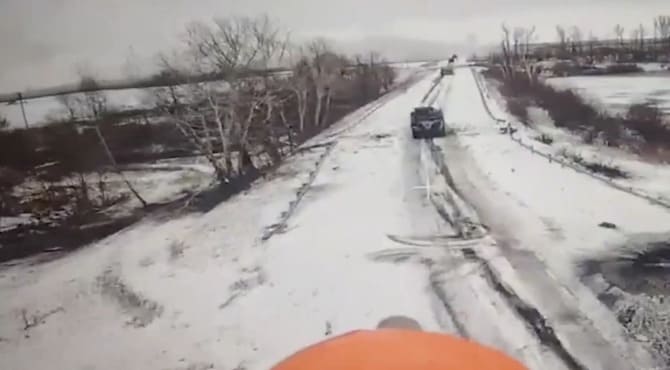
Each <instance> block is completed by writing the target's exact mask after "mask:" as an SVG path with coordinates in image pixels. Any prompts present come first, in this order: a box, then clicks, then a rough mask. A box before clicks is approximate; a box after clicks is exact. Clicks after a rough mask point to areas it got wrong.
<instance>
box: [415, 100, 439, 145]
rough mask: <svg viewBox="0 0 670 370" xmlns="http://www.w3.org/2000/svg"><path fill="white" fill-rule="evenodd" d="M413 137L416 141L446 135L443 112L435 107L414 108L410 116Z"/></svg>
mask: <svg viewBox="0 0 670 370" xmlns="http://www.w3.org/2000/svg"><path fill="white" fill-rule="evenodd" d="M410 119H411V128H412V137H413V138H415V139H420V138H431V137H443V136H445V135H446V127H445V124H444V115H443V114H442V110H440V109H435V108H433V107H417V108H414V110H413V111H412V113H411V115H410Z"/></svg>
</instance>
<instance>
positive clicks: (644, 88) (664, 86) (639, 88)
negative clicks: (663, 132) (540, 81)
mask: <svg viewBox="0 0 670 370" xmlns="http://www.w3.org/2000/svg"><path fill="white" fill-rule="evenodd" d="M547 82H548V83H549V84H551V85H552V86H556V87H559V88H571V89H575V90H576V91H578V92H579V93H581V94H583V96H584V97H586V98H587V99H590V100H592V101H594V102H595V103H597V104H599V105H601V106H603V107H604V108H605V109H607V110H608V111H611V112H613V113H625V112H626V110H627V109H628V107H629V106H630V105H631V104H636V103H646V102H652V103H655V104H657V105H658V107H659V108H661V109H662V110H663V111H664V112H665V114H666V115H669V116H670V73H660V74H649V75H645V74H637V75H630V76H573V77H556V78H549V79H547Z"/></svg>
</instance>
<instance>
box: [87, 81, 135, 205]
mask: <svg viewBox="0 0 670 370" xmlns="http://www.w3.org/2000/svg"><path fill="white" fill-rule="evenodd" d="M80 85H81V88H82V90H84V91H86V92H85V93H84V100H83V103H84V109H85V111H86V114H87V115H88V116H89V117H91V124H90V125H89V127H91V128H92V129H93V130H94V131H95V134H96V136H97V137H98V140H99V141H100V145H101V146H102V148H103V149H104V151H105V155H106V156H107V159H108V160H109V164H110V165H111V166H112V169H113V170H114V172H116V173H117V174H118V175H119V176H120V177H121V179H122V180H123V182H124V183H125V184H126V187H127V188H128V190H130V192H131V193H132V194H133V196H135V198H136V199H137V200H138V201H139V202H140V203H141V204H142V206H143V207H146V206H147V205H148V204H147V202H146V201H145V200H144V198H142V196H141V195H140V193H139V192H138V191H137V190H136V189H135V187H134V186H133V185H132V184H131V183H130V181H128V178H127V177H126V176H125V174H124V173H123V171H121V168H120V167H119V166H118V164H117V162H116V159H115V158H114V154H113V153H112V151H111V150H110V148H109V145H108V144H107V140H106V139H105V136H104V135H103V134H102V131H101V130H100V124H101V122H102V120H103V119H104V116H105V114H106V113H107V112H108V104H107V96H106V95H105V93H104V92H103V91H100V90H99V89H98V83H97V81H96V80H95V79H94V78H93V77H90V76H82V77H81V82H80ZM82 181H83V179H82Z"/></svg>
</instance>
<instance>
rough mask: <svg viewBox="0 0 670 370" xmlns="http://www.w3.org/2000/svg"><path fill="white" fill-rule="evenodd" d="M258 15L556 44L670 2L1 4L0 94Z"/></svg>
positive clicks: (127, 67) (315, 26)
mask: <svg viewBox="0 0 670 370" xmlns="http://www.w3.org/2000/svg"><path fill="white" fill-rule="evenodd" d="M259 13H267V14H268V15H270V16H271V17H273V18H276V19H277V20H279V21H281V23H282V25H284V26H285V27H287V28H289V29H290V30H291V31H292V32H293V34H294V35H296V36H297V37H311V36H317V35H323V36H326V37H329V38H333V39H340V40H345V41H354V40H358V39H361V38H366V37H371V36H387V37H403V38H416V39H423V40H435V41H447V42H454V43H463V42H464V41H465V40H466V38H467V37H468V35H474V36H475V37H476V39H477V40H478V41H479V42H480V43H483V42H489V41H497V39H498V37H499V33H500V31H499V30H500V24H501V23H502V22H503V21H506V22H507V23H509V24H511V25H524V26H525V25H536V26H537V27H538V33H539V35H540V37H542V38H543V39H549V40H553V39H555V36H554V33H555V32H554V26H555V25H556V24H565V25H569V26H570V25H578V26H580V27H581V28H582V29H583V30H584V34H588V32H589V30H592V31H593V32H594V33H595V34H597V35H599V36H601V37H605V36H611V35H612V33H613V32H612V29H613V25H614V24H616V23H621V24H623V25H624V26H626V27H627V28H628V29H630V28H632V26H633V25H636V24H638V23H640V22H644V23H646V24H647V25H648V29H651V19H652V18H653V16H655V15H657V14H661V13H670V0H588V1H587V0H553V1H550V0H458V1H456V0H328V1H326V0H0V93H2V92H9V91H15V90H18V89H25V88H28V87H42V86H50V85H54V84H60V83H64V82H69V81H72V79H73V78H74V77H75V76H76V71H77V68H81V67H84V68H86V69H88V70H91V71H93V72H95V73H96V74H98V75H100V76H101V77H108V78H109V77H120V76H122V75H124V74H127V73H128V72H131V71H132V72H135V73H141V72H142V71H143V70H145V69H146V68H145V66H146V65H147V63H149V62H148V61H149V60H150V59H149V57H150V56H152V55H154V54H155V53H156V52H159V51H163V50H169V49H171V48H173V47H175V46H176V45H177V43H178V40H179V35H180V34H181V33H182V32H183V29H184V25H185V24H186V23H188V22H189V21H191V20H204V19H210V18H212V17H215V16H227V15H239V14H250V15H254V14H259ZM470 37H471V39H472V36H470ZM371 46H374V45H371ZM129 61H130V62H129Z"/></svg>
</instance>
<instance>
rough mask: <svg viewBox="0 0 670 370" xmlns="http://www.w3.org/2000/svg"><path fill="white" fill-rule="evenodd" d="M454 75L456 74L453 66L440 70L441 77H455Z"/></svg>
mask: <svg viewBox="0 0 670 370" xmlns="http://www.w3.org/2000/svg"><path fill="white" fill-rule="evenodd" d="M453 74H454V67H452V66H451V65H449V66H447V67H442V68H440V75H442V76H447V75H453Z"/></svg>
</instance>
